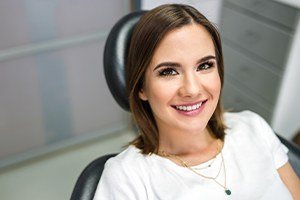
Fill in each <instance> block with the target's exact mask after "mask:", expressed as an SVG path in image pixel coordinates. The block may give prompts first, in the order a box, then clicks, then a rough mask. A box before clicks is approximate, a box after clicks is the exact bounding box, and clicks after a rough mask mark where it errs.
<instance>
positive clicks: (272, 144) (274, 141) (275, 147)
mask: <svg viewBox="0 0 300 200" xmlns="http://www.w3.org/2000/svg"><path fill="white" fill-rule="evenodd" d="M256 115H257V114H256ZM257 118H258V119H259V123H260V127H261V130H262V132H261V133H262V134H261V135H262V137H263V139H264V140H265V142H266V143H267V145H268V148H269V149H270V150H271V153H272V156H273V159H274V163H275V167H276V169H278V168H280V167H281V166H283V165H284V164H285V163H286V162H287V161H288V156H287V153H288V151H289V150H288V148H287V147H286V146H285V145H283V144H282V143H281V141H280V140H279V138H278V137H277V136H276V134H275V133H274V131H273V129H272V128H271V127H270V126H269V124H268V123H267V122H266V121H265V120H264V119H263V118H262V117H260V116H259V115H257Z"/></svg>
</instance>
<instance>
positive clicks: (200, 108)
mask: <svg viewBox="0 0 300 200" xmlns="http://www.w3.org/2000/svg"><path fill="white" fill-rule="evenodd" d="M206 102H207V101H204V102H203V103H202V104H201V106H200V107H199V108H198V109H196V110H191V111H184V110H177V109H176V108H174V109H175V110H176V111H177V112H178V113H179V114H182V115H185V116H191V117H192V116H195V115H198V114H199V113H200V112H202V110H203V109H204V106H205V104H206Z"/></svg>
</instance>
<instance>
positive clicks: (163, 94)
mask: <svg viewBox="0 0 300 200" xmlns="http://www.w3.org/2000/svg"><path fill="white" fill-rule="evenodd" d="M147 91H149V93H148V96H149V99H148V100H149V103H150V105H151V107H156V106H159V105H161V104H163V105H166V104H168V102H169V101H170V100H171V99H172V98H173V97H174V95H175V94H176V84H174V83H173V84H172V82H166V81H162V80H155V81H152V82H151V84H149V85H148V87H147Z"/></svg>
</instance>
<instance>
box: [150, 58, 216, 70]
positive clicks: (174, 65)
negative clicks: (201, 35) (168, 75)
mask: <svg viewBox="0 0 300 200" xmlns="http://www.w3.org/2000/svg"><path fill="white" fill-rule="evenodd" d="M211 59H216V57H215V56H212V55H209V56H205V57H203V58H201V59H199V60H198V61H197V64H199V63H202V62H205V61H208V60H211ZM160 67H180V64H179V63H176V62H162V63H159V64H158V65H157V66H156V67H155V68H154V69H153V71H155V70H157V69H158V68H160Z"/></svg>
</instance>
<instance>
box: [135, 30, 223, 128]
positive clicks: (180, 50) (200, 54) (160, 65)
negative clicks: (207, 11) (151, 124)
mask: <svg viewBox="0 0 300 200" xmlns="http://www.w3.org/2000/svg"><path fill="white" fill-rule="evenodd" d="M144 80H145V82H144V85H143V88H142V90H141V91H140V92H139V97H140V98H141V99H142V100H144V101H148V102H149V104H150V107H151V109H152V112H153V115H154V118H155V120H156V123H157V126H158V130H159V132H163V131H172V130H174V129H175V130H183V131H193V132H195V131H196V132H199V131H203V130H205V128H206V126H207V123H208V121H209V119H210V118H211V116H212V114H213V113H214V110H215V108H216V106H217V103H218V100H219V95H220V90H221V81H220V77H219V74H218V66H217V62H216V57H215V49H214V44H213V41H212V39H211V37H210V35H209V33H208V32H207V31H206V30H205V28H204V27H202V26H201V25H197V24H191V25H186V26H183V27H181V28H179V29H175V30H173V31H171V32H169V33H168V34H167V35H166V36H165V37H164V38H163V40H162V41H161V42H160V44H159V45H158V46H157V49H156V50H155V52H154V55H153V58H152V60H151V63H150V65H149V66H148V68H147V70H146V73H145V79H144Z"/></svg>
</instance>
